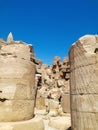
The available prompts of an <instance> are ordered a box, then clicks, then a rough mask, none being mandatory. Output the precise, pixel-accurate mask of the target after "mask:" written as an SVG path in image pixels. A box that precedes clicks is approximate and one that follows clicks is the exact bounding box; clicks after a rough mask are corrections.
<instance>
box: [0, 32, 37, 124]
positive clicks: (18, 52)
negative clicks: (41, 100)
mask: <svg viewBox="0 0 98 130" xmlns="http://www.w3.org/2000/svg"><path fill="white" fill-rule="evenodd" d="M10 35H11V34H10ZM33 59H34V53H33V48H32V46H31V45H27V44H25V43H23V42H19V41H17V42H15V41H12V38H11V36H10V38H9V39H8V42H4V41H3V40H0V121H1V122H6V121H7V122H8V121H9V122H11V121H22V120H28V119H31V118H32V117H33V116H34V104H35V92H36V91H35V90H36V88H35V64H34V62H33Z"/></svg>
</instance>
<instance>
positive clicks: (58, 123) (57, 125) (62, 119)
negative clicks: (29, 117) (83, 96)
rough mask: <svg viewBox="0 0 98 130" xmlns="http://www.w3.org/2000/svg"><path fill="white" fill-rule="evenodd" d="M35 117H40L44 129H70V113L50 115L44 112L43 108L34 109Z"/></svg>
mask: <svg viewBox="0 0 98 130" xmlns="http://www.w3.org/2000/svg"><path fill="white" fill-rule="evenodd" d="M35 117H39V118H42V120H43V122H44V125H45V130H71V129H70V126H71V122H70V114H65V115H64V116H56V117H51V116H49V115H47V114H46V113H45V110H36V112H35Z"/></svg>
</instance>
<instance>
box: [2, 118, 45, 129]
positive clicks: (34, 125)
mask: <svg viewBox="0 0 98 130" xmlns="http://www.w3.org/2000/svg"><path fill="white" fill-rule="evenodd" d="M0 130H44V123H43V121H42V119H40V118H33V119H31V120H27V121H21V122H10V123H9V122H6V123H0Z"/></svg>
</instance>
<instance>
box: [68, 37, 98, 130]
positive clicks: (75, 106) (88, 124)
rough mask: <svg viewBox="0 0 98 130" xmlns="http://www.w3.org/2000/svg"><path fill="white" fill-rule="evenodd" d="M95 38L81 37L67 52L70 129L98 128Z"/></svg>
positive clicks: (97, 42) (97, 45)
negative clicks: (69, 69)
mask: <svg viewBox="0 0 98 130" xmlns="http://www.w3.org/2000/svg"><path fill="white" fill-rule="evenodd" d="M97 39H98V36H94V35H86V36H84V37H81V38H80V39H79V40H78V41H77V42H76V43H75V44H73V45H72V47H71V49H70V52H69V56H70V64H71V78H70V85H71V86H70V87H71V117H72V130H97V129H98V114H97V113H98V60H97V59H98V53H97V49H98V41H97Z"/></svg>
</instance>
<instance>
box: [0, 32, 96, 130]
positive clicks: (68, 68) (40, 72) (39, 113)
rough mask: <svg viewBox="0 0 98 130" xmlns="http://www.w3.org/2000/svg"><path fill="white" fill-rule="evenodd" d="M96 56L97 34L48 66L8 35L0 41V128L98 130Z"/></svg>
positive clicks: (85, 37) (29, 46)
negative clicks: (62, 58) (67, 55)
mask: <svg viewBox="0 0 98 130" xmlns="http://www.w3.org/2000/svg"><path fill="white" fill-rule="evenodd" d="M97 57H98V36H97V35H86V36H83V37H81V38H80V39H79V40H78V41H76V42H75V43H74V44H72V46H71V48H70V50H69V57H65V58H64V60H63V61H62V60H61V59H60V57H59V56H55V57H54V61H53V63H52V65H50V66H49V65H46V64H43V63H42V61H41V60H39V59H37V58H36V57H35V55H34V50H33V46H32V45H31V44H27V43H24V42H22V41H15V40H14V38H13V35H12V33H10V34H9V35H8V38H7V41H4V40H2V39H0V130H97V129H98V116H97V115H98V114H97V113H98V101H97V99H98V94H97V86H98V84H97V82H98V81H97V76H98V72H97V70H98V69H97V68H98V65H97V64H98V63H97V62H98V61H97V59H98V58H97ZM70 120H71V121H70Z"/></svg>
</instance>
